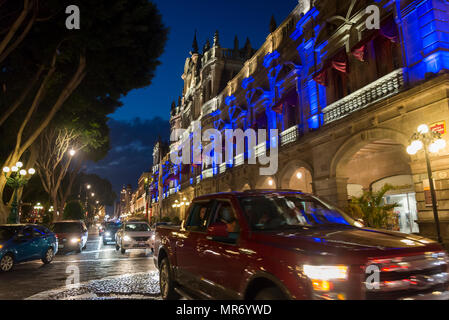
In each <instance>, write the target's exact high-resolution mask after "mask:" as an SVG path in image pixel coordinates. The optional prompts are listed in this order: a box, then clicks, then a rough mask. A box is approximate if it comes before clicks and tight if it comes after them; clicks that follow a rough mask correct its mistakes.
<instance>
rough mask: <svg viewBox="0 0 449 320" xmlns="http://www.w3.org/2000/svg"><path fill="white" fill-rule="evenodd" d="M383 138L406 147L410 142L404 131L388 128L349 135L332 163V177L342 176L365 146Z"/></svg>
mask: <svg viewBox="0 0 449 320" xmlns="http://www.w3.org/2000/svg"><path fill="white" fill-rule="evenodd" d="M383 139H390V140H394V141H396V142H398V143H400V144H402V145H403V146H404V147H405V146H407V144H408V142H409V141H408V138H407V136H406V135H405V134H404V133H402V132H400V131H397V130H393V129H388V128H374V129H368V130H363V131H361V132H358V133H356V134H354V135H352V136H351V137H349V138H348V139H347V140H346V141H345V142H344V143H343V144H342V145H341V146H340V148H339V149H338V150H337V152H336V153H335V155H334V157H333V158H332V161H331V164H330V177H339V176H341V175H342V172H343V171H344V169H345V166H346V164H347V163H348V162H349V160H350V159H351V158H352V157H353V156H354V154H356V153H357V151H359V150H360V149H361V148H362V147H363V146H365V145H367V144H369V143H370V142H374V141H377V140H383Z"/></svg>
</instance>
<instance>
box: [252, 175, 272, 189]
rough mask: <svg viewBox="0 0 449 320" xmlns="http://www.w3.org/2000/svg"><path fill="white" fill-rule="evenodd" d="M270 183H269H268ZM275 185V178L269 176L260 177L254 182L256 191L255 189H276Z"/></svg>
mask: <svg viewBox="0 0 449 320" xmlns="http://www.w3.org/2000/svg"><path fill="white" fill-rule="evenodd" d="M270 181H271V183H270ZM276 188H277V183H276V178H275V177H271V176H260V177H259V179H258V180H257V182H256V190H257V189H259V190H260V189H276Z"/></svg>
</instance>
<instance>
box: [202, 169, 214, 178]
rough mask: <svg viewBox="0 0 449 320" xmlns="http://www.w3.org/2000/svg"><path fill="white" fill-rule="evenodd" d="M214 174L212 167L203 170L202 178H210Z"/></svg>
mask: <svg viewBox="0 0 449 320" xmlns="http://www.w3.org/2000/svg"><path fill="white" fill-rule="evenodd" d="M213 176H214V169H212V168H211V169H206V170H203V179H207V178H212V177H213Z"/></svg>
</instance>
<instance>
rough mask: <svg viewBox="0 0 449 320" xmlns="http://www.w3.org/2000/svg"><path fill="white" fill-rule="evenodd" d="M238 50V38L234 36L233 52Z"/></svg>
mask: <svg viewBox="0 0 449 320" xmlns="http://www.w3.org/2000/svg"><path fill="white" fill-rule="evenodd" d="M238 49H239V38H238V37H237V35H235V38H234V50H238Z"/></svg>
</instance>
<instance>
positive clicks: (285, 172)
mask: <svg viewBox="0 0 449 320" xmlns="http://www.w3.org/2000/svg"><path fill="white" fill-rule="evenodd" d="M312 177H313V169H312V167H311V166H310V165H309V164H308V163H307V162H305V161H303V160H299V159H293V160H291V161H289V162H288V163H287V164H286V165H285V166H284V167H283V169H282V170H281V171H280V172H279V187H280V188H281V189H292V190H299V191H302V192H306V193H313V186H312Z"/></svg>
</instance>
